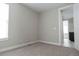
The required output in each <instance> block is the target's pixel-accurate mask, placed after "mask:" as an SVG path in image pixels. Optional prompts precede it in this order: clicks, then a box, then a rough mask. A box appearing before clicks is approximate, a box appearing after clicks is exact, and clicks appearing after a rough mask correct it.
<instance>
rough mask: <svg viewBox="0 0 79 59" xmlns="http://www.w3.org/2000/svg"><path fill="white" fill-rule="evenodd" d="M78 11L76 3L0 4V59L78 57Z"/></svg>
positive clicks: (78, 5) (78, 6)
mask: <svg viewBox="0 0 79 59" xmlns="http://www.w3.org/2000/svg"><path fill="white" fill-rule="evenodd" d="M78 10H79V4H76V3H0V56H79V40H78V38H79V26H78V25H79V20H78V19H79V16H78V15H79V12H78ZM64 35H65V36H64Z"/></svg>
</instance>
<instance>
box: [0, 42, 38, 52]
mask: <svg viewBox="0 0 79 59" xmlns="http://www.w3.org/2000/svg"><path fill="white" fill-rule="evenodd" d="M37 42H38V41H32V42H27V43H23V44H18V45H16V46H11V47H7V48H4V49H0V53H1V52H5V51H8V50H12V49H16V48H20V47H23V46H26V45H29V44H33V43H37Z"/></svg>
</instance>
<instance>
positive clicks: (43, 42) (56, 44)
mask: <svg viewBox="0 0 79 59" xmlns="http://www.w3.org/2000/svg"><path fill="white" fill-rule="evenodd" d="M40 42H42V43H46V44H51V45H58V46H60V44H58V43H53V42H47V41H40Z"/></svg>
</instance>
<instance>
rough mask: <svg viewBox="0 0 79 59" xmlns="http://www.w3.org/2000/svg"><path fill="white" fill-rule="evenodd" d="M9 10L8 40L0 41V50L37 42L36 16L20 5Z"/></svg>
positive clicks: (13, 5) (12, 6) (12, 5)
mask: <svg viewBox="0 0 79 59" xmlns="http://www.w3.org/2000/svg"><path fill="white" fill-rule="evenodd" d="M9 9H10V11H9V38H8V40H6V41H0V49H3V48H6V47H12V46H15V45H19V44H22V43H27V42H31V41H35V40H37V22H38V21H37V20H38V14H37V13H36V12H34V11H32V10H30V9H29V8H26V7H24V6H22V5H20V4H14V3H13V4H10V8H9Z"/></svg>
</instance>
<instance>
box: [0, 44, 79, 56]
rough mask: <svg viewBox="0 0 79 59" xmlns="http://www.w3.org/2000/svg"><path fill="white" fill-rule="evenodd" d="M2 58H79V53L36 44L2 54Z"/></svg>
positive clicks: (54, 46) (0, 54) (71, 49)
mask: <svg viewBox="0 0 79 59" xmlns="http://www.w3.org/2000/svg"><path fill="white" fill-rule="evenodd" d="M0 56H79V51H77V50H75V49H73V48H67V47H62V46H56V45H49V44H45V43H35V44H32V45H28V46H25V47H21V48H18V49H14V50H10V51H7V52H4V53H0Z"/></svg>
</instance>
